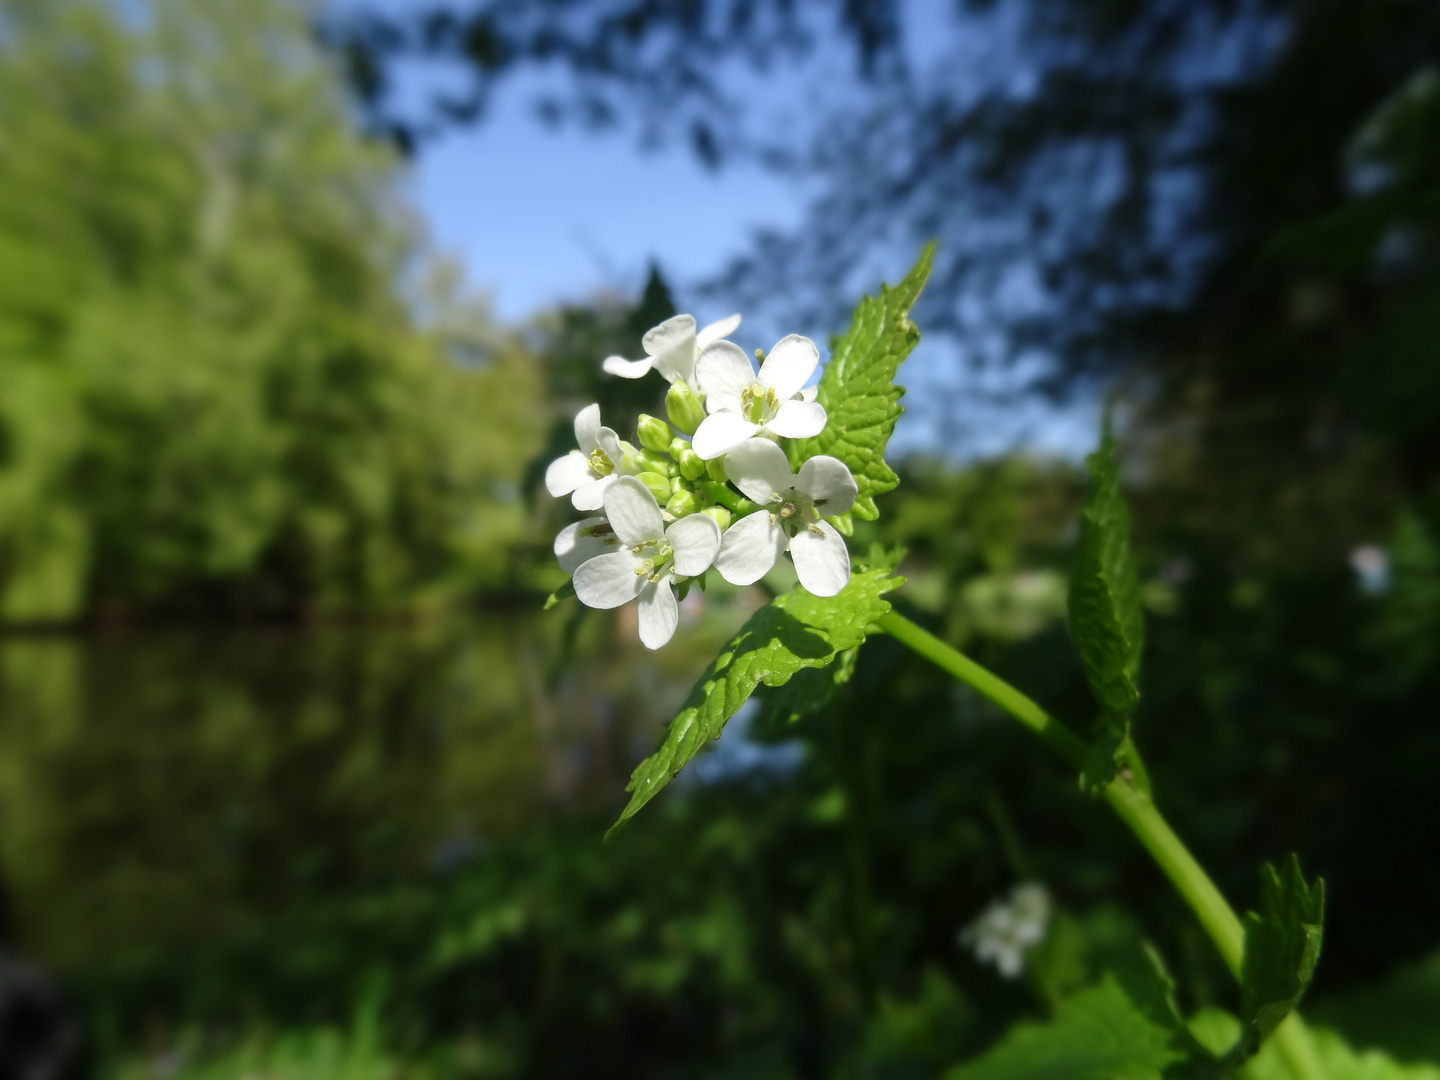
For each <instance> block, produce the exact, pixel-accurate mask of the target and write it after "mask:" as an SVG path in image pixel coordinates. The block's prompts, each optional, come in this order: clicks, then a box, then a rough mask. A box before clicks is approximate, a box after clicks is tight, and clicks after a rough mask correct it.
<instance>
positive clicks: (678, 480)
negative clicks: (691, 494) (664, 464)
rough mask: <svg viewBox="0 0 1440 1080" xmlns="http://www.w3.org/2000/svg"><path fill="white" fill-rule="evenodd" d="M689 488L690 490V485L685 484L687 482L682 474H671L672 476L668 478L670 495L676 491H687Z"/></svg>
mask: <svg viewBox="0 0 1440 1080" xmlns="http://www.w3.org/2000/svg"><path fill="white" fill-rule="evenodd" d="M689 490H690V485H689V484H687V483H685V478H684V477H683V476H679V475H676V476H672V477H671V478H670V493H671V494H672V495H673V494H674V493H675V492H677V491H689Z"/></svg>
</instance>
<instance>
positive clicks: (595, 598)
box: [574, 551, 645, 608]
mask: <svg viewBox="0 0 1440 1080" xmlns="http://www.w3.org/2000/svg"><path fill="white" fill-rule="evenodd" d="M639 566H640V558H639V556H637V555H632V554H631V553H630V552H628V551H612V552H610V554H608V555H598V556H596V557H595V558H593V559H589V560H587V561H586V562H583V563H581V564H580V565H579V566H578V567H576V568H575V579H574V580H575V595H576V596H578V597H579V598H580V602H581V603H582V604H584V605H586V606H587V607H593V608H615V607H619V606H620V605H621V604H623V603H625V602H627V601H629V600H634V599H635V597H636V596H638V595H639V593H640V586H642V585H644V584H645V577H644V575H642V574H637V573H635V571H636V569H637V568H638V567H639Z"/></svg>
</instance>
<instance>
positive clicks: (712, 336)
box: [695, 315, 740, 350]
mask: <svg viewBox="0 0 1440 1080" xmlns="http://www.w3.org/2000/svg"><path fill="white" fill-rule="evenodd" d="M739 328H740V316H739V315H731V316H730V317H729V318H728V319H720V320H718V321H717V322H712V323H711V324H710V325H709V326H707V327H705V329H703V330H701V331H700V332H699V333H698V334H696V335H695V347H696V348H697V349H701V350H703V349H704V348H705V346H706V345H710V344H712V343H713V342H716V341H720V340H722V339H723V338H727V337H729V336H730V335H731V334H733V333H734V332H735V331H736V330H738V329H739Z"/></svg>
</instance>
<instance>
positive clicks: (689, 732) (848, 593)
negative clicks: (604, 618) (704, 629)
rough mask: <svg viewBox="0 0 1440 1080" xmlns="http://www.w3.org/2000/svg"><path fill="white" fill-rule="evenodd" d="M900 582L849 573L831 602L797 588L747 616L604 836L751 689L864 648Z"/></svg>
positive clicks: (716, 730) (686, 759) (879, 574)
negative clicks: (889, 594) (886, 597)
mask: <svg viewBox="0 0 1440 1080" xmlns="http://www.w3.org/2000/svg"><path fill="white" fill-rule="evenodd" d="M903 583H904V578H898V577H892V576H891V575H890V571H889V570H886V569H878V570H870V571H867V572H865V573H856V574H852V575H851V577H850V583H849V584H848V585H846V586H845V588H844V589H842V590H841V591H840V593H839V594H838V595H836V596H827V597H819V596H811V595H810V594H809V593H808V592H806V591H805V590H804V589H801V588H798V587H797V588H796V589H794V590H793V591H791V592H789V593H786V594H785V595H784V596H779V597H776V598H775V599H774V600H772V601H771V602H770V603H769V604H767V605H765V607H763V608H761V609H760V610H759V611H757V612H756V613H755V614H754V615H752V616H750V618H749V619H748V620H747V621H746V623H745V625H744V626H743V627H741V629H740V632H739V633H738V634H736V635H735V637H734V638H733V639H732V640H731V641H730V643H729V644H728V645H726V646H725V648H724V649H723V650H722V651H721V653H720V655H719V656H718V657H716V658H715V662H714V663H712V664H711V665H710V667H709V668H708V669H707V670H706V672H705V673H704V674H703V675H701V676H700V681H699V682H697V683H696V684H695V689H694V690H692V691H691V693H690V698H689V700H688V701H687V702H686V704H685V708H683V709H682V710H681V711H680V713H679V715H677V716H676V717H675V719H674V720H672V721H670V726H669V728H668V729H667V731H666V733H665V739H664V741H663V742H662V743H661V744H660V748H659V749H658V750H656V751H655V753H653V754H651V755H650V756H649V757H648V758H646V759H645V760H644V761H642V762H641V763H640V764H639V765H637V766H636V767H635V772H634V773H633V774H632V775H631V777H630V785H629V787H628V788H627V789H626V790H628V791H629V792H631V795H630V802H629V803H628V804H627V805H626V807H625V809H624V810H623V811H621V813H620V817H619V819H618V820H617V821H616V822H615V824H614V825H613V826H611V828H610V831H609V833H607V835H611V836H613V835H614V833H615V832H616V831H617V830H618V829H619V828H620V827H621V826H622V825H624V824H625V822H627V821H629V820H630V818H632V817H634V816H635V814H636V813H637V812H639V810H640V808H641V807H642V806H644V805H645V804H646V803H647V802H649V801H650V800H651V799H653V798H654V797H655V796H656V795H658V794H659V793H660V791H661V789H662V788H664V787H665V785H666V784H668V783H669V782H670V781H671V780H673V779H674V778H675V777H676V776H677V775H679V773H680V770H681V769H683V768H684V767H685V766H686V765H688V764H689V763H690V761H691V760H692V759H693V758H694V757H695V755H696V754H698V753H699V752H700V750H701V749H702V748H703V747H704V745H705V743H706V742H707V741H709V740H711V739H718V738H719V737H720V733H721V732H723V731H724V730H725V724H726V721H728V720H729V719H730V718H731V717H732V716H734V715H735V713H736V712H737V711H739V709H740V706H742V705H744V704H745V702H746V701H747V700H749V698H750V695H751V694H752V693H754V691H755V688H756V687H757V686H759V685H760V684H761V683H764V684H765V685H766V686H781V685H783V684H784V683H786V682H788V681H789V680H790V678H791V677H792V676H793V675H795V674H796V673H797V672H799V671H801V670H803V669H805V668H824V667H828V666H829V665H830V664H831V663H833V662H834V660H835V659H836V657H837V656H838V655H840V654H842V653H844V652H845V651H846V650H849V649H853V648H855V647H856V646H858V645H860V644H861V643H862V642H864V640H865V628H866V627H867V626H868V625H870V624H871V623H873V622H874V621H875V620H876V619H878V618H880V616H882V615H884V614H885V613H886V612H887V611H889V610H890V604H889V603H888V602H887V601H885V600H883V599H881V597H882V596H884V594H885V593H887V592H889V591H890V590H892V589H894V588H896V587H898V586H899V585H901V584H903Z"/></svg>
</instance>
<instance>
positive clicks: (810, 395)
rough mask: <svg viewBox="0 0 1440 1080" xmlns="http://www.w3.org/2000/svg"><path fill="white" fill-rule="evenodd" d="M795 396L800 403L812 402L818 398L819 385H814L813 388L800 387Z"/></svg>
mask: <svg viewBox="0 0 1440 1080" xmlns="http://www.w3.org/2000/svg"><path fill="white" fill-rule="evenodd" d="M795 396H796V397H798V398H799V399H800V400H801V401H814V400H815V399H816V398H817V397H819V396H820V384H819V383H816V384H814V385H813V386H802V387H801V388H800V392H799V393H798V394H796V395H795Z"/></svg>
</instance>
